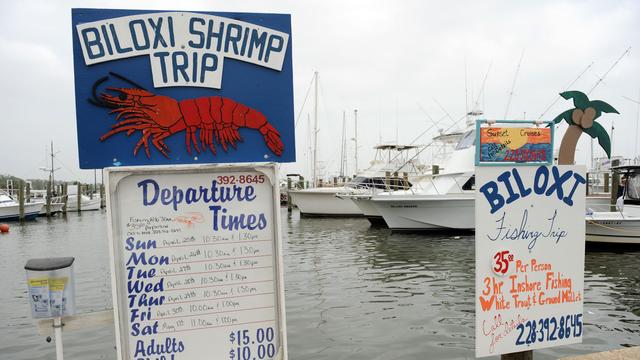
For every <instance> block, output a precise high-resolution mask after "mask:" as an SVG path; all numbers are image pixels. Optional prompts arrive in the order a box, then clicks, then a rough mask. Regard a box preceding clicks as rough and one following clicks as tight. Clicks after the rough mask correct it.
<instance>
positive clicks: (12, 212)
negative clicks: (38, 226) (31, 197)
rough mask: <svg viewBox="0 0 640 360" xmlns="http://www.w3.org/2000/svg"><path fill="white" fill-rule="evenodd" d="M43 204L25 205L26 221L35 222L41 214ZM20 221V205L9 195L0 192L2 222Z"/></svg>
mask: <svg viewBox="0 0 640 360" xmlns="http://www.w3.org/2000/svg"><path fill="white" fill-rule="evenodd" d="M41 208H42V202H27V203H24V219H25V220H33V219H35V218H36V217H37V216H38V213H40V209H41ZM19 219H20V204H19V203H18V202H17V201H15V200H14V199H13V198H12V197H11V196H9V194H7V193H6V192H4V191H0V220H3V221H13V220H19Z"/></svg>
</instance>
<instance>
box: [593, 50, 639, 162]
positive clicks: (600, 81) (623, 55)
mask: <svg viewBox="0 0 640 360" xmlns="http://www.w3.org/2000/svg"><path fill="white" fill-rule="evenodd" d="M630 51H631V46H629V47H628V48H627V50H625V51H624V52H623V53H622V55H620V57H619V58H618V59H617V60H616V61H614V62H613V64H611V67H610V68H609V70H607V71H606V72H605V73H604V74H603V75H602V76H600V77H598V81H596V83H595V85H593V87H592V88H591V90H589V91H588V92H587V95H590V94H591V92H592V91H593V90H595V89H596V88H597V87H598V85H600V84H602V83H603V82H604V79H605V78H606V77H607V75H609V73H610V72H611V70H613V69H614V68H615V67H616V65H618V63H619V62H620V60H622V58H623V57H625V55H627V54H628V53H629V52H630ZM613 129H614V127H613V121H612V122H611V137H613ZM590 140H591V151H590V153H589V155H590V156H591V168H593V138H591V139H590ZM611 144H613V143H611ZM611 154H613V149H612V151H611Z"/></svg>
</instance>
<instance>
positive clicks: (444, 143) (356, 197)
mask: <svg viewBox="0 0 640 360" xmlns="http://www.w3.org/2000/svg"><path fill="white" fill-rule="evenodd" d="M462 135H463V133H462V132H461V131H452V132H443V131H441V132H440V135H438V136H436V137H434V138H433V142H432V143H431V144H430V145H431V149H432V150H433V153H432V157H431V164H432V167H431V168H427V169H426V171H425V172H424V173H423V174H419V175H418V176H415V177H414V178H413V179H412V180H413V182H418V181H419V180H422V181H424V180H426V179H429V178H430V177H431V175H432V173H431V171H432V170H433V165H437V166H438V168H439V166H440V165H442V164H443V163H444V162H446V160H447V159H448V158H449V156H450V155H451V152H452V151H453V150H454V149H455V147H456V145H457V144H458V142H459V141H460V138H461V137H462ZM391 190H392V189H390V188H389V187H382V186H378V187H368V188H361V189H352V190H351V191H349V192H347V193H344V194H341V193H339V194H338V195H337V196H338V197H341V198H349V199H351V201H353V202H354V203H355V204H356V206H358V208H360V210H361V211H362V213H363V215H364V216H365V217H366V218H367V220H369V222H370V223H371V225H375V226H384V227H386V226H387V224H386V222H385V221H384V218H383V217H382V215H381V214H380V212H379V211H378V209H377V208H376V207H375V206H374V205H373V204H372V203H371V202H370V201H369V200H370V199H371V197H372V196H373V195H376V194H379V193H382V192H388V191H391ZM395 190H396V191H397V190H400V191H402V190H407V189H395Z"/></svg>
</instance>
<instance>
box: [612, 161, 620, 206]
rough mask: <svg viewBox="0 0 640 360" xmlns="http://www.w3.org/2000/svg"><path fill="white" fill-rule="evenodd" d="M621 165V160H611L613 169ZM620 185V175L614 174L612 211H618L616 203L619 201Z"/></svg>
mask: <svg viewBox="0 0 640 360" xmlns="http://www.w3.org/2000/svg"><path fill="white" fill-rule="evenodd" d="M618 164H620V160H618V159H615V160H611V168H612V169H613V168H614V167H616V166H618ZM619 185H620V174H619V173H617V172H615V171H614V172H613V173H612V174H611V206H610V207H611V210H610V211H616V202H617V201H618V187H619Z"/></svg>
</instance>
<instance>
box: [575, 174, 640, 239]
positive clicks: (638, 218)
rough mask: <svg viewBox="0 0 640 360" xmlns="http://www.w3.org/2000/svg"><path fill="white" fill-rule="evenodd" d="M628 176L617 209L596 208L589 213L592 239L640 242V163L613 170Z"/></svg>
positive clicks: (587, 233) (587, 219)
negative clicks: (599, 209) (602, 209)
mask: <svg viewBox="0 0 640 360" xmlns="http://www.w3.org/2000/svg"><path fill="white" fill-rule="evenodd" d="M613 170H614V171H616V172H619V173H621V174H622V177H623V178H624V179H626V186H625V188H624V192H623V195H622V199H620V201H619V202H618V203H619V205H618V211H595V212H589V213H588V214H587V216H586V222H587V224H586V227H587V232H586V235H587V236H586V239H587V241H589V242H600V243H617V244H640V166H638V165H630V166H620V167H617V168H614V169H613Z"/></svg>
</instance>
